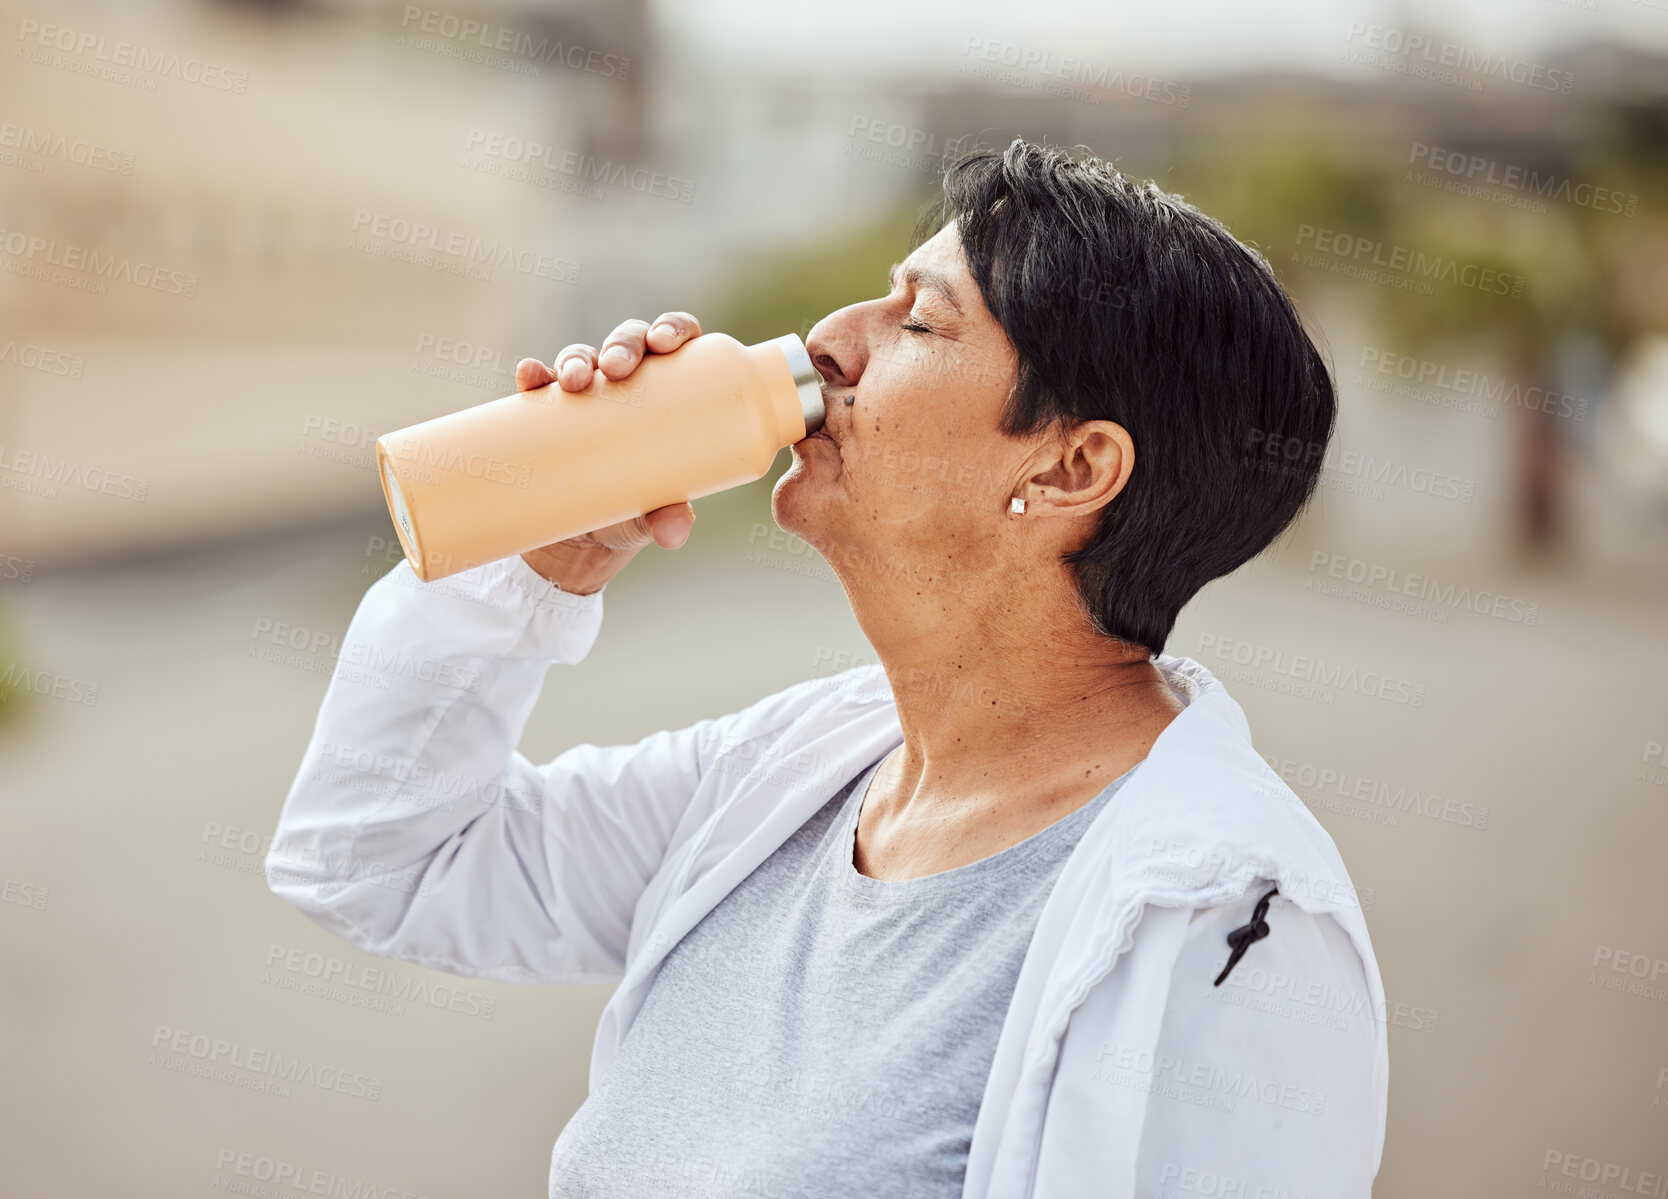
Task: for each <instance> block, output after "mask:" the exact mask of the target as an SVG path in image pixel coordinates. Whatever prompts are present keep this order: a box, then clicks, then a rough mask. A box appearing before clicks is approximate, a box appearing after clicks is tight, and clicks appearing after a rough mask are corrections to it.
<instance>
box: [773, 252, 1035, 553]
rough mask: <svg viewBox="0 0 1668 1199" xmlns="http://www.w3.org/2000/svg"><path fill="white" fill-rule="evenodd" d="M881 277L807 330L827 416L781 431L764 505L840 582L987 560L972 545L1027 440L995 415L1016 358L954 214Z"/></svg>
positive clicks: (987, 527)
mask: <svg viewBox="0 0 1668 1199" xmlns="http://www.w3.org/2000/svg"><path fill="white" fill-rule="evenodd" d="M891 282H892V289H891V292H890V293H889V294H887V295H885V296H882V297H881V298H879V299H874V300H865V301H863V302H862V303H859V304H852V305H849V306H847V307H845V308H842V309H840V310H839V311H837V312H833V313H830V314H829V315H828V316H825V317H824V318H823V319H822V320H820V321H818V322H817V325H816V327H815V328H813V329H812V330H811V333H810V336H809V337H807V338H806V342H805V344H806V348H807V349H808V350H809V351H810V354H811V359H812V361H813V362H815V363H816V365H817V368H818V369H819V370H820V371H821V372H822V375H823V378H824V380H825V382H824V387H823V393H824V395H825V397H826V399H827V408H828V417H827V421H826V423H825V424H824V426H823V429H822V430H821V431H820V432H819V433H818V434H815V435H813V436H810V437H807V438H805V439H804V440H802V441H799V442H796V443H794V446H793V465H792V466H791V467H790V468H789V470H788V471H787V472H786V473H785V474H783V475H782V477H781V478H780V479H778V480H777V483H776V488H775V491H774V492H773V493H772V495H771V510H772V513H773V514H774V516H775V517H776V521H777V523H778V524H779V525H781V527H782V528H783V529H785V530H786V531H788V532H790V533H793V534H794V535H796V536H798V537H800V538H802V539H803V540H805V541H807V542H809V543H811V544H812V545H814V546H816V548H817V549H818V551H819V552H821V553H822V554H823V556H824V557H825V558H827V559H828V561H829V563H830V565H832V566H833V567H834V568H835V570H836V572H837V573H839V574H840V576H841V577H842V578H843V579H845V580H846V581H847V582H848V584H849V583H856V584H859V585H860V584H861V582H862V580H861V577H860V576H861V574H862V572H863V571H864V570H865V569H879V570H885V571H887V572H889V573H891V574H898V573H900V572H904V571H907V572H909V573H910V574H911V576H912V577H915V578H917V579H918V580H923V581H924V580H925V579H926V577H927V576H929V575H930V576H933V577H934V578H935V579H936V581H937V582H938V583H939V584H940V585H949V584H952V583H954V582H955V581H956V580H955V575H956V574H957V573H958V572H959V573H960V574H963V575H965V574H966V572H968V571H975V572H979V571H988V570H993V569H994V568H995V567H996V566H997V563H996V561H995V557H994V555H992V554H990V553H981V552H980V549H979V547H980V546H981V545H986V544H988V543H989V542H990V541H991V540H993V539H994V538H995V537H996V536H997V535H998V532H999V530H1000V529H1001V527H1002V522H1003V521H1006V520H1009V519H1012V518H1010V517H1009V516H1008V515H1007V506H1008V499H1009V497H1010V496H1011V495H1012V494H1013V493H1014V491H1015V489H1016V488H1017V487H1018V486H1019V484H1020V482H1021V481H1022V479H1023V478H1024V476H1025V473H1026V472H1025V462H1026V459H1027V457H1028V456H1029V454H1030V452H1031V451H1032V450H1034V448H1035V447H1034V446H1033V445H1031V444H1030V443H1024V442H1021V441H1018V440H1016V439H1013V438H1010V437H1007V436H1005V435H1004V434H1002V433H1001V432H1000V431H999V430H998V428H997V422H998V420H999V418H1000V415H1001V412H1002V408H1003V405H1004V403H1005V401H1006V400H1007V397H1008V393H1009V390H1010V389H1011V387H1012V385H1013V381H1014V370H1015V367H1016V365H1017V358H1016V356H1015V353H1014V350H1013V347H1012V345H1010V344H1009V342H1008V338H1007V335H1006V334H1005V333H1004V332H1003V331H1002V328H1001V326H1000V325H998V324H997V323H996V319H995V318H994V317H992V316H991V314H990V312H989V311H988V310H987V309H986V308H985V305H984V301H983V300H982V299H981V297H980V295H979V289H978V286H977V285H976V284H975V283H974V281H973V277H972V275H971V274H970V273H969V271H968V269H967V263H966V260H965V259H964V258H963V256H962V253H961V247H960V245H959V244H958V242H957V237H956V227H955V225H954V223H952V224H950V225H948V226H946V227H945V228H944V229H943V230H941V231H940V232H939V233H938V234H937V235H936V236H934V237H933V238H932V239H931V240H930V241H927V242H925V243H923V244H922V245H921V246H920V247H919V248H918V249H916V250H915V252H914V253H912V254H910V255H909V257H908V258H907V259H905V260H904V261H903V262H902V263H901V264H899V265H897V266H896V267H894V268H893V271H892V280H891ZM848 395H855V396H856V402H855V403H854V404H851V405H849V406H848V405H847V404H846V402H845V398H846V396H848ZM946 572H949V573H948V574H946ZM963 581H968V582H971V580H963Z"/></svg>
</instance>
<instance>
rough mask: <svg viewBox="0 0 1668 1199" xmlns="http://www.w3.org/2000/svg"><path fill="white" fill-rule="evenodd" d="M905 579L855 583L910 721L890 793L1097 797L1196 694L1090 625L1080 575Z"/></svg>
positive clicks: (904, 802)
mask: <svg viewBox="0 0 1668 1199" xmlns="http://www.w3.org/2000/svg"><path fill="white" fill-rule="evenodd" d="M888 590H890V589H888ZM898 590H899V591H901V594H898V593H893V594H885V593H877V592H875V591H873V590H868V589H865V590H864V591H852V590H851V588H849V587H848V592H849V593H850V594H851V600H852V608H853V611H854V613H855V614H856V616H857V620H858V623H859V624H860V625H861V626H862V628H863V631H864V633H865V634H867V636H868V638H869V642H870V644H871V645H873V646H874V647H875V651H876V653H877V654H878V656H879V658H880V661H881V664H882V666H883V667H884V669H885V671H886V676H887V679H888V681H889V682H890V684H891V688H892V693H893V697H894V699H895V701H896V704H897V710H898V722H899V724H900V726H901V727H902V730H903V737H904V740H903V745H902V746H901V748H900V749H899V750H898V751H896V752H895V753H894V754H893V755H892V760H891V761H889V762H888V763H887V764H886V766H884V767H883V768H882V773H883V774H885V775H886V782H885V784H884V786H881V787H878V788H877V794H880V795H884V796H886V797H888V798H887V799H883V800H881V803H882V804H883V805H886V804H890V805H891V806H893V807H895V808H897V809H899V810H900V811H901V810H902V809H904V808H910V807H913V808H917V809H921V810H923V811H926V810H934V809H943V808H946V807H953V808H965V807H966V806H967V805H969V804H975V805H980V806H987V805H989V804H990V803H992V802H1000V803H1001V804H1002V805H1003V806H1004V807H1007V808H1011V806H1012V805H1013V804H1016V803H1017V804H1029V805H1035V806H1036V807H1037V808H1050V807H1053V806H1055V805H1058V804H1071V801H1072V800H1076V801H1077V802H1078V803H1086V802H1088V801H1089V800H1090V799H1092V798H1094V796H1095V795H1098V794H1099V793H1100V791H1101V790H1102V789H1104V788H1105V786H1106V784H1108V783H1110V782H1111V781H1112V780H1114V779H1116V778H1118V777H1119V776H1120V775H1122V774H1124V773H1125V772H1127V771H1128V770H1129V769H1130V768H1131V767H1133V766H1135V765H1136V764H1137V763H1139V762H1140V761H1141V760H1142V759H1143V758H1145V757H1146V755H1147V753H1148V751H1149V750H1150V749H1151V748H1152V744H1153V742H1154V741H1156V740H1157V738H1158V735H1159V734H1160V733H1161V732H1163V731H1164V728H1165V726H1166V725H1168V724H1169V723H1170V721H1171V720H1172V719H1173V718H1174V717H1175V715H1176V713H1178V712H1180V711H1181V709H1182V707H1183V705H1182V703H1181V701H1180V700H1178V699H1177V698H1176V697H1175V696H1174V694H1173V693H1172V692H1171V691H1170V688H1169V686H1168V685H1167V684H1166V683H1165V681H1164V678H1163V675H1162V674H1161V673H1160V672H1159V670H1158V668H1157V667H1156V666H1155V665H1153V663H1152V661H1151V660H1150V659H1149V658H1148V656H1147V655H1146V653H1145V652H1144V651H1142V650H1140V649H1139V648H1132V647H1130V646H1128V645H1125V644H1123V643H1121V642H1117V641H1114V640H1113V639H1112V638H1110V637H1107V636H1105V635H1104V634H1101V633H1097V632H1095V631H1094V629H1093V628H1092V627H1090V625H1089V623H1088V619H1087V617H1086V616H1085V615H1084V613H1083V611H1082V608H1081V607H1080V605H1079V603H1078V600H1077V597H1076V593H1075V592H1074V591H1072V590H1071V588H1070V585H1069V582H1067V581H1064V580H1062V579H1059V578H1056V579H1054V580H1053V581H1052V585H1049V586H1035V587H1033V586H1029V585H1025V586H1018V587H1016V586H1011V585H1010V586H1006V587H1002V588H999V589H993V590H991V591H990V592H988V593H987V594H985V595H983V596H967V595H962V596H960V597H946V596H945V595H942V594H936V593H934V592H932V591H931V590H926V591H923V590H921V589H918V588H914V587H908V588H901V589H898ZM947 599H948V602H946V600H947ZM879 781H880V780H879V779H877V784H878V783H879ZM1071 806H1075V804H1071Z"/></svg>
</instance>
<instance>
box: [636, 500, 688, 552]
mask: <svg viewBox="0 0 1668 1199" xmlns="http://www.w3.org/2000/svg"><path fill="white" fill-rule="evenodd" d="M642 519H644V520H646V521H647V522H648V524H649V531H650V533H651V534H652V535H653V536H654V541H655V544H656V545H658V546H660V547H661V548H662V549H668V550H675V549H677V548H678V547H679V546H681V545H682V544H683V543H684V542H686V541H688V540H689V533H690V530H691V529H693V528H694V527H695V509H694V508H693V507H691V506H690V504H689V501H687V500H685V501H683V502H682V503H678V504H668V505H666V507H664V508H656V509H655V510H654V511H653V512H650V513H647V514H646V515H644V516H643V518H642Z"/></svg>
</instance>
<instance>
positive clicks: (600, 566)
mask: <svg viewBox="0 0 1668 1199" xmlns="http://www.w3.org/2000/svg"><path fill="white" fill-rule="evenodd" d="M700 335H701V322H700V321H698V320H696V319H695V318H694V317H692V316H690V315H689V313H687V312H667V313H662V314H661V315H660V316H658V317H656V318H655V320H654V322H653V324H650V322H648V321H639V320H630V321H624V322H622V323H621V324H619V325H618V326H616V327H615V329H614V331H613V332H612V333H610V334H609V335H608V337H607V339H606V340H605V341H604V342H603V343H602V349H601V351H600V352H599V351H598V350H597V349H596V348H594V347H592V346H588V345H571V346H567V347H564V348H563V350H562V352H561V353H559V354H557V355H556V361H555V362H554V363H552V364H551V365H550V366H548V367H547V366H545V364H544V363H542V362H540V361H539V360H538V359H537V358H523V359H522V360H521V361H520V362H518V363H517V364H516V368H515V385H516V388H517V389H518V390H520V391H532V390H534V389H535V388H539V387H543V386H545V385H546V384H549V383H555V384H556V385H557V386H558V387H560V388H561V389H562V390H563V391H584V390H585V389H586V388H587V387H589V386H590V385H591V377H592V372H593V371H601V372H602V375H603V377H604V378H606V379H623V378H625V377H626V376H627V375H629V374H631V372H632V371H634V370H636V369H637V364H638V363H639V362H641V361H643V355H644V354H645V353H648V354H669V353H671V352H672V351H673V350H675V349H677V348H678V347H679V346H681V345H682V344H683V343H684V342H686V341H688V340H690V339H691V338H694V337H699V336H700ZM694 523H695V509H694V508H692V507H690V506H689V503H688V502H687V501H683V502H680V503H676V504H668V505H666V507H664V508H656V509H654V510H653V511H650V512H645V513H644V514H643V515H641V516H634V517H632V518H631V519H630V520H623V521H621V522H619V523H618V524H613V525H608V526H606V527H604V528H601V529H595V530H593V531H591V532H589V533H581V534H580V535H579V536H578V537H570V538H568V539H567V540H566V541H557V542H553V543H552V544H550V545H547V546H544V547H542V548H540V549H536V550H529V551H527V552H526V553H525V554H523V555H521V557H522V560H523V561H524V562H526V563H527V565H529V566H531V567H532V568H533V569H534V570H536V571H538V572H539V574H541V575H543V576H544V577H545V578H547V579H549V580H550V581H551V582H552V583H555V584H556V585H557V586H558V587H560V588H561V589H562V590H563V591H566V592H570V593H572V594H574V595H590V594H591V593H592V592H595V591H600V590H602V587H603V584H605V583H607V582H608V580H609V579H611V578H613V577H614V576H615V575H617V574H618V573H619V572H620V571H621V570H623V569H625V565H626V563H627V562H630V561H631V560H632V558H634V557H636V556H637V551H638V550H640V549H642V548H643V547H644V546H646V545H648V544H649V542H651V541H653V542H654V543H655V544H656V545H659V546H661V547H662V548H664V549H669V550H672V549H677V548H678V547H679V546H680V545H682V544H683V543H684V542H685V541H686V540H688V538H689V530H690V528H691V527H692V526H693V525H694Z"/></svg>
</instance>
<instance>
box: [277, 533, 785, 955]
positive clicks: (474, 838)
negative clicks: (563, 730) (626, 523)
mask: <svg viewBox="0 0 1668 1199" xmlns="http://www.w3.org/2000/svg"><path fill="white" fill-rule="evenodd" d="M601 622H602V592H601V591H599V592H596V593H594V594H592V595H588V596H575V595H570V594H567V593H564V592H562V591H561V590H560V589H559V588H557V587H555V586H554V585H552V584H551V583H549V582H548V581H547V580H545V579H543V578H542V577H540V576H539V575H538V574H537V573H535V572H534V571H533V570H532V569H531V568H530V567H529V566H527V564H526V563H525V562H524V561H522V559H521V558H519V557H512V558H509V559H505V560H503V561H501V562H493V563H488V564H486V565H483V566H477V567H474V568H472V569H470V570H468V571H465V572H463V573H461V574H458V575H454V576H452V577H451V578H449V579H442V580H438V581H436V582H434V583H428V584H425V583H422V582H420V581H418V579H417V577H416V575H415V574H413V573H412V571H411V567H410V565H409V564H408V563H406V562H404V561H402V562H400V563H399V565H398V566H396V567H395V568H394V569H393V570H392V571H390V572H389V573H388V574H387V575H385V576H383V577H382V578H381V579H379V580H377V581H376V582H375V583H374V584H372V586H371V587H370V589H369V590H368V591H367V592H366V594H365V596H364V598H363V599H362V600H361V601H360V605H359V608H358V610H357V612H356V613H355V614H354V616H353V619H352V621H351V622H350V623H349V626H348V629H347V632H346V633H345V634H344V636H343V638H342V648H341V652H340V655H339V657H338V661H337V665H336V669H335V673H334V674H333V675H332V677H331V680H330V683H329V686H328V688H327V689H326V692H325V696H324V700H323V703H322V704H321V706H320V709H319V713H318V719H317V722H316V724H315V726H314V729H313V733H312V737H311V739H310V741H309V743H308V745H307V750H306V756H305V758H304V759H303V761H302V763H301V767H300V770H299V772H298V773H297V774H296V777H295V781H294V782H293V784H292V785H291V787H290V790H289V794H288V796H287V797H286V798H285V801H284V805H283V810H282V813H281V815H280V817H279V822H278V827H277V830H276V832H275V833H274V836H273V839H272V844H271V849H270V850H269V852H268V854H267V859H266V877H267V882H268V885H269V886H270V887H271V888H272V890H273V891H274V892H276V893H277V894H278V895H280V896H282V897H283V898H284V899H285V900H287V901H288V902H289V903H291V904H292V905H294V906H295V907H296V908H298V909H300V911H302V912H303V913H304V914H305V915H307V916H308V917H309V918H310V919H312V920H313V921H315V922H316V923H318V924H319V925H321V926H322V927H324V928H326V929H328V930H330V931H331V932H333V933H335V934H337V935H338V936H340V937H342V938H343V939H344V940H346V941H348V942H350V943H352V944H354V945H356V946H358V947H359V948H361V949H363V950H365V951H367V952H369V953H373V954H378V955H381V956H386V957H394V958H401V959H404V960H406V961H410V962H416V963H418V964H421V965H424V966H431V967H434V968H436V969H440V970H446V971H450V972H452V973H454V974H462V975H466V976H471V977H478V978H488V979H495V980H498V981H503V982H521V983H532V982H562V983H596V982H609V981H614V980H617V979H618V978H619V977H620V975H621V972H622V971H623V969H624V964H625V957H626V947H627V943H628V938H629V935H630V931H631V922H632V916H633V912H634V909H635V907H636V904H637V900H638V898H639V897H640V896H641V895H642V893H643V891H644V888H645V887H646V885H647V883H648V881H649V880H650V878H651V877H652V876H653V875H654V874H655V872H656V871H657V870H658V869H659V868H660V866H661V863H662V862H663V861H664V860H665V858H666V856H667V854H668V851H669V850H670V849H671V848H672V846H673V842H674V839H675V838H678V837H686V836H687V835H689V832H690V831H691V825H692V823H693V817H692V815H691V813H690V812H689V809H690V801H691V797H692V795H693V793H694V791H695V789H696V785H697V783H698V782H699V781H700V778H701V775H702V772H703V770H704V769H705V767H706V765H707V764H708V762H709V761H710V756H711V754H712V752H714V749H715V747H716V746H717V744H718V740H719V738H721V737H722V736H723V735H724V734H725V732H726V730H727V726H728V725H729V724H730V723H731V722H732V721H733V720H734V719H735V716H734V715H732V716H730V717H725V718H722V719H719V720H712V719H707V720H701V721H698V722H697V723H695V724H693V725H690V726H689V727H686V728H682V729H678V730H676V731H664V730H663V731H661V732H656V733H653V734H651V735H649V736H647V737H644V738H643V739H642V740H640V741H638V742H636V743H635V744H629V745H613V746H597V745H591V744H583V745H576V746H574V747H572V748H571V749H568V750H567V751H566V752H564V753H562V754H560V755H559V756H557V757H556V758H555V759H554V760H552V761H550V762H548V763H546V764H545V765H543V766H537V765H535V764H533V763H532V762H531V761H529V760H528V759H527V758H526V757H525V756H524V755H523V754H522V753H521V752H520V751H519V750H518V749H517V748H516V746H517V744H518V742H519V741H520V738H521V734H522V730H523V728H524V727H525V725H526V723H527V719H528V717H529V715H530V714H531V712H532V709H533V705H534V703H535V702H536V701H537V699H538V696H539V692H540V689H541V687H542V685H543V680H544V677H545V674H546V673H547V671H548V669H549V667H550V666H551V665H552V664H574V663H578V662H580V661H581V660H583V659H584V657H585V656H586V654H588V653H589V652H590V649H591V646H592V644H593V643H594V642H595V640H596V637H597V633H598V631H599V629H600V626H601ZM761 702H763V701H761ZM686 817H689V818H686Z"/></svg>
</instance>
